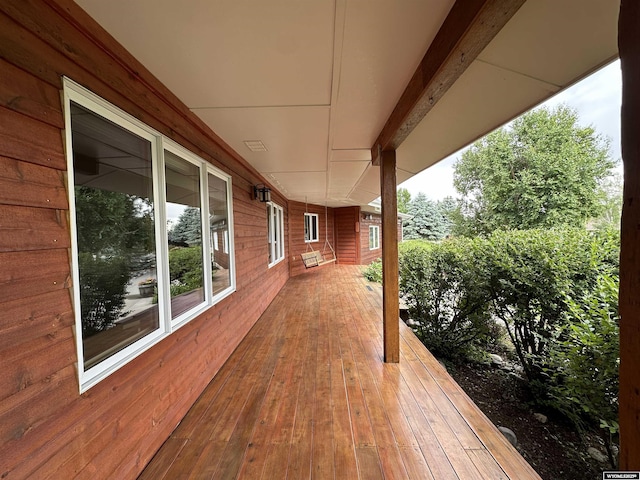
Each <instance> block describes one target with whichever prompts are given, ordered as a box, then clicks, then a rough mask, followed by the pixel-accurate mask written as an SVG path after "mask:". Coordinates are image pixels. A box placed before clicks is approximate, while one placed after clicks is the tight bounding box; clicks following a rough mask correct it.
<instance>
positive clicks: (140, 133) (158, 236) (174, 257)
mask: <svg viewBox="0 0 640 480" xmlns="http://www.w3.org/2000/svg"><path fill="white" fill-rule="evenodd" d="M64 95H65V121H66V127H65V130H66V137H67V158H68V159H67V163H68V172H69V175H68V181H69V197H70V204H69V205H70V213H71V227H72V232H71V236H72V245H73V248H72V262H73V269H72V271H73V287H74V307H75V314H76V332H77V341H76V343H77V351H78V359H79V362H78V370H79V377H80V390H81V392H83V391H86V390H87V389H88V388H90V387H91V386H93V385H95V384H96V383H98V382H99V381H100V380H102V379H103V378H105V377H106V376H107V375H109V374H110V373H112V372H114V371H115V370H117V369H118V368H120V367H121V366H122V365H124V364H126V363H127V362H128V361H129V360H131V359H132V358H134V357H135V356H137V355H139V354H140V353H142V352H143V351H144V350H146V349H148V348H150V347H151V346H152V345H154V344H155V343H157V342H158V341H160V340H161V339H162V338H164V337H166V336H167V335H169V334H170V333H171V332H172V331H173V330H175V329H176V328H179V327H180V326H181V325H183V324H184V323H186V322H187V321H189V320H191V319H192V318H194V317H195V316H196V315H198V314H199V313H201V312H202V311H203V310H204V309H206V308H208V307H210V306H211V305H213V304H214V303H215V302H216V301H218V300H219V299H220V298H222V297H224V296H227V295H229V294H231V293H232V292H233V291H234V290H235V274H234V263H233V242H231V241H229V239H230V238H233V236H232V235H233V232H232V221H231V211H232V208H231V193H230V190H231V178H230V177H229V176H227V175H225V174H224V173H222V172H220V171H218V170H217V169H215V168H214V167H213V166H211V165H210V164H208V163H207V162H205V161H204V160H202V159H201V158H199V157H197V156H195V155H193V154H192V153H190V152H189V151H187V150H185V149H184V148H182V147H181V146H179V145H178V144H175V143H174V142H172V141H171V140H169V139H167V138H164V137H163V136H162V135H160V134H159V133H157V132H155V131H154V130H153V129H151V128H150V127H148V126H147V125H145V124H143V123H141V122H139V121H138V120H137V119H135V118H133V117H131V116H129V115H127V114H126V113H124V112H122V111H121V110H119V109H117V108H116V107H114V106H112V105H110V104H109V103H107V102H105V101H104V100H102V99H100V98H99V97H97V96H95V95H93V94H92V93H90V92H88V91H87V90H85V89H84V88H82V87H80V86H79V85H77V84H75V83H73V82H72V81H70V80H68V79H66V78H65V79H64ZM206 192H208V196H207V195H206ZM207 199H208V201H207ZM220 226H222V227H223V228H224V232H225V234H226V237H225V238H226V241H225V242H226V243H225V254H224V255H223V257H224V258H218V252H216V251H215V249H214V248H212V246H213V245H214V242H215V240H212V232H214V231H215V230H216V229H217V228H219V227H220ZM214 252H215V253H214ZM208 258H210V259H211V262H208V261H206V259H208Z"/></svg>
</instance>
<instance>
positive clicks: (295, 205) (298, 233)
mask: <svg viewBox="0 0 640 480" xmlns="http://www.w3.org/2000/svg"><path fill="white" fill-rule="evenodd" d="M288 203H289V221H288V225H289V243H288V249H287V252H285V255H286V256H287V257H288V258H289V259H290V274H291V276H292V277H294V276H296V275H300V274H301V273H304V272H305V271H306V270H307V269H306V268H305V266H304V263H302V258H301V257H300V255H301V254H302V253H304V252H306V251H308V250H309V251H310V250H319V251H322V250H323V248H324V243H325V234H326V235H327V236H328V239H329V243H331V246H332V247H333V248H334V249H335V248H336V244H335V235H334V210H335V209H333V208H327V215H326V217H327V220H326V222H325V207H324V206H321V205H312V204H304V203H302V202H294V201H289V202H288ZM305 213H314V214H316V215H318V241H317V242H310V243H308V244H307V242H305V240H304V214H305ZM325 227H326V228H327V230H326V231H325ZM326 253H328V254H329V255H330V254H331V252H330V251H329V247H326ZM314 268H317V267H314Z"/></svg>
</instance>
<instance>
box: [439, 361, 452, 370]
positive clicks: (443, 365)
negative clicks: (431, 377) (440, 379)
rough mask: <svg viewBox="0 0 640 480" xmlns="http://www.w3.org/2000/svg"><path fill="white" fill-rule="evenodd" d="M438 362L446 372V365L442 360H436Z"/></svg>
mask: <svg viewBox="0 0 640 480" xmlns="http://www.w3.org/2000/svg"><path fill="white" fill-rule="evenodd" d="M438 363H439V364H440V365H442V368H444V371H445V372H448V371H449V370H447V366H446V365H445V364H444V362H443V361H442V360H438Z"/></svg>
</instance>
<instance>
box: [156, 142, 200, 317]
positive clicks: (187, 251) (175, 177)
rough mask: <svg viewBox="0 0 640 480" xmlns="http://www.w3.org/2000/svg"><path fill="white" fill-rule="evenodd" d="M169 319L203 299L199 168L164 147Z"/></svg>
mask: <svg viewBox="0 0 640 480" xmlns="http://www.w3.org/2000/svg"><path fill="white" fill-rule="evenodd" d="M164 158H165V181H166V184H167V218H168V220H167V223H168V224H169V225H168V227H169V228H168V233H169V277H170V281H171V285H170V291H171V318H173V319H175V318H176V317H178V316H179V315H180V314H182V313H184V312H186V311H188V310H190V309H191V308H193V307H195V306H197V305H199V304H201V303H202V302H204V301H205V295H204V288H203V286H204V268H203V260H202V259H203V257H202V209H201V208H200V168H199V167H198V166H196V165H194V164H192V163H190V162H188V161H186V160H184V159H182V158H180V157H179V156H177V155H175V154H173V153H172V152H169V151H167V150H165V152H164Z"/></svg>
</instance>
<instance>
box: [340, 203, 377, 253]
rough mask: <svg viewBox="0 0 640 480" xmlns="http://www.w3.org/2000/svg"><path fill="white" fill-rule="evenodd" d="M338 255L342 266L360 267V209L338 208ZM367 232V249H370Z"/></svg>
mask: <svg viewBox="0 0 640 480" xmlns="http://www.w3.org/2000/svg"><path fill="white" fill-rule="evenodd" d="M335 219H336V255H337V257H338V263H339V264H341V265H360V244H361V241H360V233H359V232H358V230H360V232H361V231H362V227H361V225H360V223H359V222H360V207H343V208H336V210H335ZM368 235H369V232H368V231H367V248H368V247H369V237H368Z"/></svg>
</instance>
